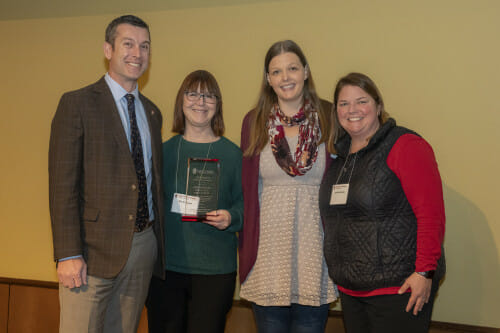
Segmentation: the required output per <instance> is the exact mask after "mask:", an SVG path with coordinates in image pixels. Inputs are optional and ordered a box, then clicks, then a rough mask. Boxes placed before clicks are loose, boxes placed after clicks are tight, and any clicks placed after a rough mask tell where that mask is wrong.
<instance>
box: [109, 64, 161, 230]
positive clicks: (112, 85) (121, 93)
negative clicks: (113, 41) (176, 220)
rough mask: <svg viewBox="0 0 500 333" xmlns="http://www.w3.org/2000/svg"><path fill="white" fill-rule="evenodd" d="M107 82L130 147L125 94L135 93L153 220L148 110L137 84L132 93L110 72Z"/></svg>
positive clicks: (149, 206)
mask: <svg viewBox="0 0 500 333" xmlns="http://www.w3.org/2000/svg"><path fill="white" fill-rule="evenodd" d="M104 79H105V80H106V83H107V84H108V86H109V89H110V90H111V94H112V95H113V98H114V99H115V103H116V108H117V109H118V114H119V115H120V119H121V120H122V125H123V129H124V130H125V134H126V135H127V140H128V147H129V149H131V146H130V119H129V117H128V108H127V99H126V98H125V95H127V94H132V95H134V97H135V98H134V104H135V115H136V118H137V127H139V132H140V134H141V142H142V153H143V156H144V171H145V172H146V183H147V186H148V208H149V220H150V221H153V220H154V218H155V215H154V210H153V195H152V192H151V183H152V181H153V174H152V170H151V166H152V165H153V164H152V156H153V154H152V153H151V134H150V132H149V124H148V119H147V118H146V112H145V110H144V106H143V105H142V103H141V99H140V98H139V89H138V88H137V85H136V87H135V89H134V90H133V91H131V92H130V93H129V92H128V91H126V90H125V89H123V87H122V86H120V85H119V84H118V83H117V82H116V81H115V80H113V79H112V78H111V76H109V74H108V73H106V75H105V76H104Z"/></svg>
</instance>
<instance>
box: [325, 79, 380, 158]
mask: <svg viewBox="0 0 500 333" xmlns="http://www.w3.org/2000/svg"><path fill="white" fill-rule="evenodd" d="M345 86H355V87H359V88H361V89H363V90H364V91H365V92H366V93H367V94H368V95H370V96H371V98H373V99H374V100H375V104H376V106H377V108H378V109H379V110H380V113H379V115H378V121H379V123H380V124H381V125H382V124H383V123H385V122H386V121H387V120H388V119H389V114H388V113H387V111H385V107H384V100H383V99H382V94H380V91H379V90H378V88H377V86H376V85H375V82H373V81H372V79H370V78H369V77H368V76H366V75H365V74H361V73H349V74H347V75H346V76H344V77H342V78H341V79H340V80H339V81H338V82H337V85H336V86H335V91H334V93H333V105H332V112H331V115H330V118H331V122H332V123H333V131H332V132H331V133H330V137H329V138H328V143H327V147H328V151H329V152H332V153H333V152H335V143H336V142H337V140H338V139H339V138H341V137H342V136H343V135H344V134H345V130H344V129H343V128H342V127H341V126H340V123H339V117H338V114H337V103H338V99H339V94H340V91H341V90H342V88H344V87H345Z"/></svg>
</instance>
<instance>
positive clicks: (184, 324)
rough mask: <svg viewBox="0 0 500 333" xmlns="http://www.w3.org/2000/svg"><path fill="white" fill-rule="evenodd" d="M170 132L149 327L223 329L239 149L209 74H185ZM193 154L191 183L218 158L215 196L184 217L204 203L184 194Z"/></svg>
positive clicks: (236, 222)
mask: <svg viewBox="0 0 500 333" xmlns="http://www.w3.org/2000/svg"><path fill="white" fill-rule="evenodd" d="M172 131H173V132H175V133H178V135H176V136H174V137H172V138H171V139H170V140H168V141H167V142H165V143H164V144H163V184H164V191H165V202H164V209H165V224H164V225H165V255H166V279H165V280H161V279H158V278H154V279H153V280H152V281H151V286H150V291H149V296H148V300H147V302H146V305H147V308H148V326H149V332H158V333H159V332H161V333H163V332H179V333H180V332H193V333H195V332H196V333H197V332H204V333H205V332H207V333H208V332H214V333H222V332H224V327H225V322H226V315H227V313H228V312H229V310H230V308H231V305H232V302H233V294H234V288H235V280H236V267H237V264H236V251H237V244H238V241H237V237H236V232H238V231H239V230H240V229H241V227H242V224H243V215H242V214H243V195H242V189H241V151H240V149H239V148H238V146H236V145H235V144H234V143H232V142H231V141H229V140H228V139H226V138H225V137H223V136H222V135H223V134H224V120H223V118H222V96H221V92H220V89H219V85H218V84H217V81H216V80H215V77H214V76H213V75H212V74H210V73H209V72H207V71H204V70H197V71H194V72H192V73H191V74H189V75H188V76H187V77H186V78H185V79H184V82H183V83H182V85H181V87H180V89H179V91H178V93H177V99H176V103H175V110H174V121H173V127H172ZM193 158H197V159H198V163H201V164H198V170H197V171H196V170H193V169H194V168H193V166H192V165H193V164H191V170H190V174H191V177H195V178H194V179H195V183H194V185H193V186H203V184H201V182H203V181H204V180H203V178H196V177H197V176H196V173H198V175H199V173H200V172H201V173H203V172H212V171H213V170H214V169H213V167H211V166H210V163H218V164H219V167H220V169H219V170H220V171H219V179H218V195H217V196H218V198H217V207H216V209H213V210H212V211H209V212H207V213H206V214H204V215H203V216H202V217H200V218H194V219H191V221H190V222H188V221H184V220H185V219H184V220H183V216H192V215H196V212H193V211H190V210H189V208H186V207H191V206H192V205H199V207H201V201H200V198H198V199H196V198H195V197H193V196H186V194H189V193H187V192H186V183H187V175H188V160H190V159H191V160H190V162H189V163H192V162H193V160H192V159H193ZM212 166H213V164H212ZM202 176H203V175H202ZM212 179H213V178H212ZM190 180H192V179H190ZM196 181H197V182H199V183H196ZM204 190H209V191H210V190H212V187H209V188H204ZM213 194H214V193H211V195H213ZM200 197H201V196H200ZM198 215H199V214H198Z"/></svg>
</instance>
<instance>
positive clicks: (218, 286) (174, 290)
mask: <svg viewBox="0 0 500 333" xmlns="http://www.w3.org/2000/svg"><path fill="white" fill-rule="evenodd" d="M235 282H236V272H234V273H230V274H217V275H197V274H182V273H177V272H172V271H166V278H165V280H161V279H158V278H156V277H153V278H152V280H151V284H150V287H149V295H148V299H147V301H146V306H147V310H148V327H149V332H150V333H165V332H168V333H170V332H172V333H174V332H175V333H177V332H178V333H184V332H188V333H199V332H204V333H223V332H224V327H225V325H226V315H227V313H228V312H229V310H230V309H231V306H232V304H233V295H234V288H235Z"/></svg>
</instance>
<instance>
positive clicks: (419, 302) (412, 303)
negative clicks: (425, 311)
mask: <svg viewBox="0 0 500 333" xmlns="http://www.w3.org/2000/svg"><path fill="white" fill-rule="evenodd" d="M431 286H432V279H427V278H425V277H423V276H422V275H420V274H418V273H416V272H415V273H413V274H412V275H410V276H409V277H408V278H407V279H406V281H405V283H403V285H402V286H401V288H400V289H399V291H398V294H400V295H401V294H403V293H404V292H405V291H407V290H408V288H410V289H411V296H410V300H409V301H408V305H407V306H406V312H410V311H411V308H412V307H413V314H414V315H415V316H416V315H417V314H418V312H419V311H420V310H422V308H423V307H424V305H425V303H427V302H428V301H429V297H430V295H431Z"/></svg>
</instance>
